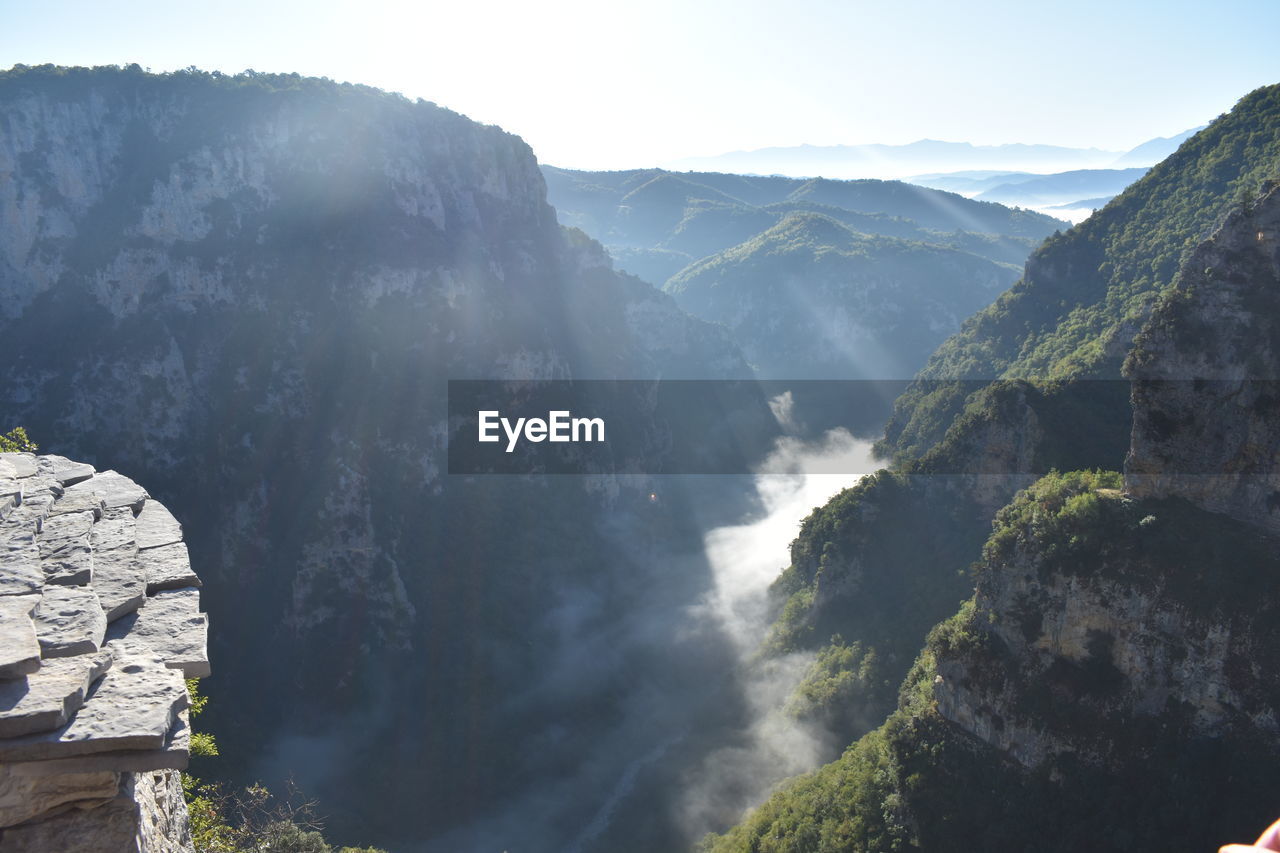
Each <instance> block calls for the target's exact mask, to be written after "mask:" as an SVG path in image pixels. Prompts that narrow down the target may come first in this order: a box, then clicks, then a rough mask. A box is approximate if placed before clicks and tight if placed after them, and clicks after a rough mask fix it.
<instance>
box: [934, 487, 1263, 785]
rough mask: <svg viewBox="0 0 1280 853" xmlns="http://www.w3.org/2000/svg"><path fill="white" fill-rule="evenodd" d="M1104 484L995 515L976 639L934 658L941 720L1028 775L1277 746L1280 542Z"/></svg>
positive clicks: (1032, 494) (1048, 491) (969, 622)
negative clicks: (1230, 741) (1225, 744)
mask: <svg viewBox="0 0 1280 853" xmlns="http://www.w3.org/2000/svg"><path fill="white" fill-rule="evenodd" d="M1111 479H1112V481H1113V482H1112V485H1118V478H1114V477H1112V478H1111ZM1097 482H1103V483H1105V482H1106V478H1103V479H1102V480H1100V481H1097ZM1097 482H1092V483H1091V482H1090V481H1089V478H1086V477H1079V476H1073V477H1068V478H1066V479H1065V480H1057V481H1055V480H1053V479H1047V480H1045V481H1042V482H1041V483H1039V484H1037V486H1036V487H1035V488H1033V489H1031V490H1029V491H1028V492H1026V493H1024V494H1023V495H1022V496H1021V497H1020V498H1019V499H1018V500H1017V501H1015V502H1014V503H1013V504H1012V505H1011V506H1010V507H1008V508H1007V509H1005V510H1003V511H1002V512H1001V515H1000V516H999V517H998V518H997V522H996V524H997V532H996V534H995V536H994V537H993V539H992V540H991V542H990V543H989V544H988V547H987V552H986V556H985V560H984V563H983V566H982V568H981V570H980V571H979V573H978V577H977V581H978V588H977V593H976V596H975V600H974V607H973V610H972V611H971V615H970V617H969V618H968V619H966V620H965V623H964V625H965V629H966V630H968V631H970V632H972V634H973V637H974V640H973V641H972V642H971V643H968V644H965V643H953V644H941V645H940V646H938V647H937V648H936V649H935V651H936V661H937V680H936V682H935V685H934V695H935V697H936V699H937V702H938V710H939V712H940V713H941V714H942V716H943V717H945V718H947V719H949V720H951V721H952V722H954V723H956V724H957V725H959V726H960V727H961V728H962V729H964V730H965V731H967V732H969V733H970V734H973V735H975V736H976V737H978V738H980V739H981V740H983V741H985V742H986V743H988V744H990V745H992V746H994V747H996V748H997V749H999V750H1001V751H1002V752H1003V753H1004V754H1006V755H1008V756H1009V757H1011V758H1013V759H1015V760H1016V761H1018V762H1019V763H1020V764H1022V765H1024V766H1026V767H1037V766H1039V765H1041V764H1044V763H1046V762H1048V763H1050V764H1051V765H1055V766H1056V765H1058V764H1060V763H1061V762H1062V761H1063V760H1064V756H1068V755H1070V756H1074V757H1076V758H1078V759H1082V760H1085V761H1087V762H1089V763H1094V764H1101V765H1104V766H1108V767H1123V766H1126V765H1130V764H1131V763H1132V762H1134V761H1135V760H1137V759H1138V756H1139V755H1140V754H1141V751H1143V750H1144V749H1152V748H1153V746H1154V745H1155V744H1156V743H1163V744H1169V743H1175V742H1177V740H1179V739H1182V740H1183V741H1185V742H1186V743H1191V742H1193V741H1194V740H1196V739H1198V738H1228V737H1232V736H1238V737H1258V738H1261V739H1263V740H1271V739H1272V738H1274V737H1275V735H1276V734H1277V728H1278V723H1277V719H1278V718H1277V706H1278V705H1280V679H1278V678H1277V676H1276V675H1275V673H1274V671H1273V668H1271V667H1269V666H1267V665H1266V662H1267V661H1270V660H1274V659H1275V655H1276V654H1277V653H1280V644H1278V643H1277V641H1276V639H1275V637H1274V635H1273V632H1271V631H1268V630H1266V629H1265V627H1263V626H1265V625H1267V624H1268V623H1269V621H1270V620H1272V619H1274V616H1275V613H1276V610H1277V607H1278V606H1280V605H1278V603H1277V601H1276V599H1275V596H1274V595H1272V594H1271V586H1272V578H1271V572H1270V567H1271V564H1272V562H1273V558H1272V556H1271V555H1272V548H1273V543H1272V542H1271V541H1269V540H1268V539H1266V538H1265V537H1263V536H1261V535H1260V534H1259V533H1257V532H1256V531H1254V530H1252V529H1251V528H1250V527H1249V526H1247V525H1245V524H1242V523H1239V522H1236V521H1234V520H1231V519H1226V518H1223V517H1221V516H1216V515H1212V514H1210V513H1207V512H1204V511H1202V510H1198V509H1196V508H1194V507H1192V506H1190V505H1188V504H1186V503H1185V502H1183V501H1179V500H1167V501H1157V500H1134V499H1132V498H1130V497H1126V496H1124V495H1123V494H1122V493H1121V492H1120V491H1119V490H1116V489H1111V488H1107V487H1105V486H1099V485H1097Z"/></svg>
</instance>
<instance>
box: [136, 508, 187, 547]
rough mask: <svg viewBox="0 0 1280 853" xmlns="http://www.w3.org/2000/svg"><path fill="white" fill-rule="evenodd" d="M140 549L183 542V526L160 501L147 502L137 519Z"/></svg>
mask: <svg viewBox="0 0 1280 853" xmlns="http://www.w3.org/2000/svg"><path fill="white" fill-rule="evenodd" d="M137 537H138V547H139V548H158V547H160V546H161V545H172V544H173V543H175V542H181V541H182V525H181V524H179V523H178V520H177V519H176V518H174V517H173V513H171V512H169V510H168V509H166V508H165V506H164V504H162V503H160V502H159V501H147V502H146V503H145V504H143V505H142V512H141V513H139V514H138V519H137Z"/></svg>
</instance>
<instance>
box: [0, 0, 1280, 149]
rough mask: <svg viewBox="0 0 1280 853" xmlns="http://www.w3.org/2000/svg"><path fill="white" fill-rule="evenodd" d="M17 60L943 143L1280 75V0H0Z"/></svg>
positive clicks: (1131, 117) (781, 132)
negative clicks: (213, 73)
mask: <svg viewBox="0 0 1280 853" xmlns="http://www.w3.org/2000/svg"><path fill="white" fill-rule="evenodd" d="M0 17H2V18H3V26H0V62H2V63H3V64H4V65H5V66H6V67H7V66H8V65H11V64H14V63H23V64H28V65H35V64H41V63H46V62H51V63H59V64H67V65H96V64H128V63H131V62H137V63H138V64H140V65H142V66H144V67H149V68H151V69H152V70H155V71H164V70H174V69H179V68H184V67H187V66H190V65H195V66H198V67H200V68H202V69H205V70H221V71H223V72H227V73H233V72H239V71H242V70H244V69H246V68H254V69H256V70H259V71H280V72H298V73H300V74H307V75H318V76H325V77H330V78H333V79H335V80H344V81H351V82H359V83H366V84H369V85H373V86H378V87H381V88H385V89H389V90H393V91H399V92H402V93H403V94H405V95H407V96H409V97H413V98H418V97H421V98H424V99H426V100H431V101H435V102H436V103H439V104H441V105H444V106H447V107H450V108H451V109H454V110H457V111H459V112H462V113H464V114H466V115H468V116H471V117H472V118H475V119H478V120H480V121H484V122H490V123H495V124H500V125H501V126H502V127H504V128H506V129H508V130H510V131H512V132H514V133H518V134H520V135H521V136H523V137H524V138H525V139H526V140H527V141H528V142H529V143H530V144H531V145H532V146H533V148H534V150H535V151H536V152H537V154H538V156H539V159H540V160H541V161H542V162H544V163H553V164H556V165H560V166H567V167H574V168H628V167H638V166H650V165H655V164H663V163H668V162H670V161H673V160H678V159H680V158H683V157H690V156H699V155H712V154H718V153H722V152H727V151H734V150H744V149H745V150H749V149H754V148H761V147H766V146H779V145H796V144H801V143H809V144H814V145H831V144H857V143H871V142H880V143H893V144H901V143H906V142H911V141H914V140H916V139H920V138H924V137H928V138H934V139H945V140H952V141H965V142H973V143H976V144H995V143H1003V142H1033V143H1050V144H1057V145H1070V146H1080V147H1090V146H1096V147H1101V148H1108V149H1113V150H1124V149H1127V148H1129V147H1132V146H1133V145H1136V144H1138V143H1141V142H1143V141H1144V140H1146V139H1149V138H1151V137H1153V136H1168V135H1172V134H1175V133H1178V132H1180V131H1182V130H1186V129H1187V128H1190V127H1194V126H1197V125H1200V124H1204V123H1205V122H1206V121H1208V120H1210V119H1212V118H1213V117H1215V116H1216V115H1218V114H1219V113H1222V112H1223V111H1225V110H1227V109H1229V108H1230V107H1231V105H1232V104H1233V103H1234V102H1235V101H1236V100H1237V99H1238V98H1239V97H1240V96H1242V95H1243V94H1245V93H1246V92H1248V91H1250V90H1251V89H1254V88H1256V87H1257V86H1259V85H1262V84H1265V83H1270V82H1275V81H1276V80H1277V79H1280V54H1278V53H1277V52H1275V51H1273V50H1269V49H1268V48H1267V47H1266V45H1265V43H1264V42H1263V41H1262V38H1263V34H1265V33H1273V32H1277V31H1280V4H1276V3H1274V2H1271V1H1270V0H1247V1H1245V2H1226V3H1220V4H1215V5H1214V7H1213V8H1212V10H1210V9H1209V8H1208V7H1204V6H1202V5H1199V4H1193V3H1179V2H1146V1H1145V0H1144V2H1132V3H1125V4H1116V3H1102V2H1096V0H1087V1H1086V2H1072V3H1063V2H1052V3H1036V4H1025V3H1013V2H1005V0H999V2H997V1H996V0H985V2H973V3H965V4H957V3H950V2H935V0H916V2H901V3H894V4H888V3H869V2H837V0H796V2H792V3H787V4H777V3H765V2H741V0H738V2H727V0H703V2H698V3H694V4H690V3H681V2H676V0H646V2H643V3H639V2H615V3H599V2H587V0H564V1H563V2H557V3H532V2H514V0H499V1H498V2H487V3H472V4H462V3H436V2H427V3H420V4H413V5H412V6H410V5H409V4H395V3H386V2H384V3H364V4H358V5H357V4H354V3H341V2H316V3H301V2H280V3H271V4H263V3H259V2H255V3H250V2H245V0H231V1H230V2H225V3H218V4H201V5H200V6H198V7H197V6H195V5H194V4H175V3H164V2H137V3H130V4H127V5H125V6H121V5H118V4H99V3H91V2H70V0H61V2H56V1H55V2H45V3H39V4H36V3H18V2H9V0H5V2H0Z"/></svg>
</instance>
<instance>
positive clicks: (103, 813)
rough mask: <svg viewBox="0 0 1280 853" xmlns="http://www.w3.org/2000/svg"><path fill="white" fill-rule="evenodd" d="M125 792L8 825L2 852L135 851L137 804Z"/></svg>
mask: <svg viewBox="0 0 1280 853" xmlns="http://www.w3.org/2000/svg"><path fill="white" fill-rule="evenodd" d="M124 794H125V792H124V791H121V792H120V793H119V794H117V796H115V797H113V798H111V799H107V800H105V801H104V800H102V799H97V800H88V801H84V802H83V803H73V804H68V805H67V806H65V807H64V810H63V811H62V812H61V813H60V814H56V815H55V816H53V817H50V818H48V819H45V820H40V821H36V822H32V823H26V824H23V825H21V826H14V827H9V828H8V829H5V830H4V831H3V834H2V835H0V853H50V851H54V850H57V851H73V850H74V851H76V853H126V851H127V853H135V851H138V849H139V848H138V846H137V842H136V836H137V833H138V806H137V804H136V803H134V802H133V800H132V798H131V797H129V796H125V795H124Z"/></svg>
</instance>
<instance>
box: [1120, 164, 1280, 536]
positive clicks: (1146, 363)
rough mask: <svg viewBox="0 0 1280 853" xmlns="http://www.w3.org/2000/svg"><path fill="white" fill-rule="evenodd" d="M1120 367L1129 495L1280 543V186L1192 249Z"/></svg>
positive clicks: (1276, 186) (1241, 211)
mask: <svg viewBox="0 0 1280 853" xmlns="http://www.w3.org/2000/svg"><path fill="white" fill-rule="evenodd" d="M1127 368H1128V373H1129V375H1130V376H1131V377H1132V378H1133V380H1134V382H1133V389H1134V422H1133V443H1132V446H1131V448H1130V451H1129V458H1128V461H1127V462H1126V463H1125V486H1126V488H1127V489H1128V491H1129V492H1130V493H1132V494H1134V495H1135V496H1140V497H1167V496H1178V497H1183V498H1186V499H1187V500H1190V501H1192V502H1193V503H1195V504H1196V505H1197V506H1200V507H1203V508H1204V509H1207V510H1210V511H1212V512H1219V513H1223V514H1226V515H1230V516H1232V517H1234V518H1239V519H1241V520H1246V521H1249V522H1251V523H1254V524H1258V525H1260V526H1262V527H1264V528H1266V529H1267V530H1270V531H1271V532H1273V533H1276V532H1280V471H1278V470H1277V465H1276V463H1277V460H1280V433H1278V432H1277V417H1276V416H1277V414H1278V413H1280V408H1277V407H1278V406H1280V394H1278V393H1277V392H1280V384H1278V383H1277V380H1280V185H1277V184H1274V183H1273V184H1272V185H1271V186H1270V187H1269V188H1268V189H1267V190H1266V191H1265V192H1264V194H1263V195H1262V197H1261V198H1260V199H1258V200H1257V201H1256V202H1250V203H1248V204H1246V205H1242V206H1241V207H1240V208H1238V209H1237V210H1235V211H1233V212H1232V213H1231V215H1230V216H1229V217H1228V218H1227V220H1226V222H1225V223H1224V224H1223V226H1222V228H1221V229H1220V230H1219V231H1218V232H1217V233H1216V234H1215V235H1214V236H1213V237H1212V238H1211V239H1209V240H1207V241H1205V242H1204V243H1203V244H1201V245H1200V246H1199V247H1198V248H1197V249H1196V251H1195V252H1194V253H1193V254H1192V255H1191V257H1190V259H1189V260H1188V261H1187V263H1186V264H1185V265H1184V266H1183V270H1182V275H1181V277H1180V278H1179V280H1178V282H1177V284H1176V286H1175V287H1174V289H1173V290H1172V291H1171V292H1170V293H1169V295H1168V296H1167V297H1166V298H1165V299H1164V300H1163V301H1162V302H1161V303H1160V305H1158V306H1157V307H1156V309H1155V312H1154V313H1153V316H1152V319H1151V322H1150V323H1149V324H1148V326H1147V327H1146V328H1145V329H1144V330H1143V332H1142V334H1141V335H1140V336H1139V337H1138V340H1137V343H1136V346H1135V349H1134V352H1133V354H1132V355H1131V356H1130V357H1129V361H1128V364H1127Z"/></svg>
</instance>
